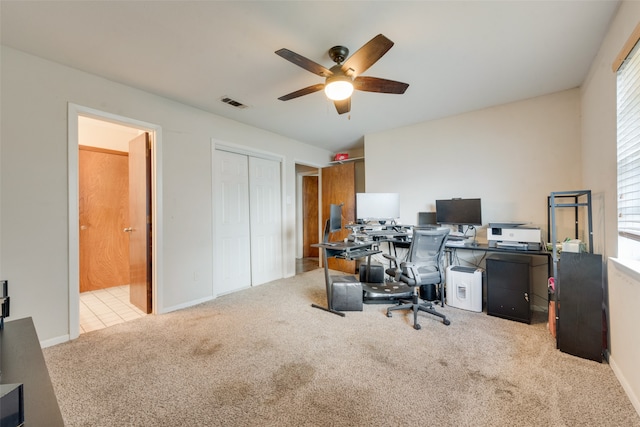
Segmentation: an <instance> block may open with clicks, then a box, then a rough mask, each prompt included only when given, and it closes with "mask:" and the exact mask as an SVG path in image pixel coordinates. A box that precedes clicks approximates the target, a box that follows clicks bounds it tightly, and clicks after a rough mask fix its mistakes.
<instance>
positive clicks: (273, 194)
mask: <svg viewBox="0 0 640 427" xmlns="http://www.w3.org/2000/svg"><path fill="white" fill-rule="evenodd" d="M249 196H250V199H249V200H250V203H249V205H250V215H249V217H250V221H251V284H252V285H254V286H255V285H260V284H262V283H266V282H270V281H272V280H276V279H280V278H282V202H281V198H280V162H276V161H274V160H266V159H260V158H257V157H249Z"/></svg>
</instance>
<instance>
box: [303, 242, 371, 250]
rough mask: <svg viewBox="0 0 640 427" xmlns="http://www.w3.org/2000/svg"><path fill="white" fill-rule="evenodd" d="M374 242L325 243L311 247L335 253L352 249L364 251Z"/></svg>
mask: <svg viewBox="0 0 640 427" xmlns="http://www.w3.org/2000/svg"><path fill="white" fill-rule="evenodd" d="M374 244H375V242H364V241H355V242H341V241H338V242H326V243H314V244H313V245H311V246H313V247H315V248H324V249H333V250H336V251H350V250H354V249H365V248H369V247H371V246H372V245H374Z"/></svg>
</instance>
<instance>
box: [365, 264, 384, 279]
mask: <svg viewBox="0 0 640 427" xmlns="http://www.w3.org/2000/svg"><path fill="white" fill-rule="evenodd" d="M367 272H368V273H369V274H368V276H369V277H367ZM360 281H361V282H363V283H384V267H383V266H381V265H379V264H374V265H370V266H369V267H367V264H366V263H363V264H360Z"/></svg>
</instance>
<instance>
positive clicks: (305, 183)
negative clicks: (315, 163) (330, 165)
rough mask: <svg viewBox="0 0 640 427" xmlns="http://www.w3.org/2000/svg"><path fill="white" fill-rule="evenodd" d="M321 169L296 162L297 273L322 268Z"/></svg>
mask: <svg viewBox="0 0 640 427" xmlns="http://www.w3.org/2000/svg"><path fill="white" fill-rule="evenodd" d="M319 175H320V173H319V169H318V168H316V167H312V166H307V165H302V164H296V176H297V180H296V187H297V190H296V194H297V196H296V200H297V206H296V212H297V213H296V218H297V221H296V223H297V226H296V230H297V236H298V237H297V239H296V240H297V241H296V247H297V249H296V274H301V273H305V272H307V271H310V270H315V269H317V268H320V258H319V249H318V248H316V247H313V246H312V245H313V244H315V243H318V242H320V233H321V231H322V230H321V227H320V225H319V224H320V210H319V206H320V178H319Z"/></svg>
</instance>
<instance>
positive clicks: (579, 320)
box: [557, 252, 604, 362]
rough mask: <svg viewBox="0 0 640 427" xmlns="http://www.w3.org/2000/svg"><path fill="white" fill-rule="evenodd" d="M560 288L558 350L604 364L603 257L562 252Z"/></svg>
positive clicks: (558, 284)
mask: <svg viewBox="0 0 640 427" xmlns="http://www.w3.org/2000/svg"><path fill="white" fill-rule="evenodd" d="M557 289H558V294H557V299H558V302H557V306H558V322H557V344H558V349H559V350H560V351H562V352H564V353H569V354H572V355H574V356H578V357H582V358H585V359H590V360H595V361H597V362H602V349H603V340H604V337H603V327H602V324H603V322H602V255H599V254H590V253H571V252H562V254H561V255H560V261H559V262H558V283H557Z"/></svg>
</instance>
